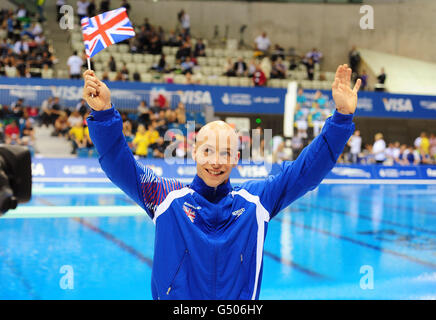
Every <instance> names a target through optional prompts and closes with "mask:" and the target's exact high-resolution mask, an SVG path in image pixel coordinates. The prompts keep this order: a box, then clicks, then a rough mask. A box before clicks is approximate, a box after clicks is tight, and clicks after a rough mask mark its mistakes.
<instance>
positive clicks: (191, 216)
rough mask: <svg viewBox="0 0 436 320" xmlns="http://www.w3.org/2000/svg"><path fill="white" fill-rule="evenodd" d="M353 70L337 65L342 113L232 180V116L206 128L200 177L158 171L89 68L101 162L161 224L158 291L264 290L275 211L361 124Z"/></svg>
mask: <svg viewBox="0 0 436 320" xmlns="http://www.w3.org/2000/svg"><path fill="white" fill-rule="evenodd" d="M350 77H351V69H350V68H348V66H347V65H341V66H339V67H338V69H337V71H336V78H335V81H334V83H333V85H332V93H333V98H334V100H335V103H336V112H335V113H334V114H333V116H331V117H330V118H328V119H327V120H326V123H325V125H324V127H323V130H322V132H321V134H320V135H319V136H318V137H317V138H315V139H314V140H313V142H312V143H311V144H310V145H309V146H308V147H306V148H305V149H304V150H303V152H302V153H301V154H300V156H299V157H298V159H297V160H295V161H293V162H284V163H283V164H282V171H281V172H280V173H279V174H277V175H275V176H270V177H268V178H267V179H265V180H263V181H259V180H257V181H249V182H246V183H244V184H242V185H240V186H238V187H233V186H232V185H231V184H230V180H229V175H230V172H231V170H232V169H233V168H234V167H235V166H236V164H237V162H238V160H239V153H238V152H237V146H236V140H237V137H236V134H235V133H234V131H233V130H232V129H231V127H230V126H229V125H227V124H226V123H224V122H222V121H215V122H211V123H209V124H207V125H206V126H204V127H203V128H202V129H201V130H200V131H199V133H198V135H197V138H196V144H195V146H194V152H193V158H194V160H195V161H196V166H197V175H196V176H195V178H194V180H193V181H192V183H190V184H189V185H183V184H182V183H180V182H178V181H177V180H174V179H167V178H162V177H159V176H157V175H155V174H154V172H153V171H152V170H150V169H148V168H147V167H145V166H143V165H142V164H140V163H139V162H137V161H136V160H135V159H134V157H133V155H132V152H131V151H130V149H129V147H128V145H127V143H126V141H125V138H124V136H123V133H122V120H121V117H120V114H119V113H118V111H117V110H116V109H115V108H114V107H113V106H112V104H111V101H110V92H109V89H108V88H107V86H106V85H105V84H104V83H103V82H101V81H100V80H99V79H97V77H96V76H95V74H94V72H93V71H86V72H85V73H84V79H85V86H84V91H83V95H84V98H85V99H86V101H87V102H88V104H89V105H90V106H91V108H92V109H93V110H92V112H91V115H90V117H89V118H88V126H89V133H90V136H91V139H92V141H93V142H94V144H95V146H96V148H97V150H98V153H99V154H100V158H99V161H100V164H101V167H102V169H103V170H104V171H105V173H106V174H107V176H108V177H109V179H111V181H112V182H113V183H114V184H116V185H117V186H118V187H120V188H121V189H122V190H123V191H124V192H125V193H126V194H127V195H128V196H129V197H130V198H132V199H133V200H134V201H135V202H136V203H137V204H139V205H140V206H141V207H142V208H143V209H144V210H145V211H146V213H147V214H148V215H149V216H150V218H151V219H153V222H154V223H155V225H156V235H155V252H154V259H153V271H152V295H153V298H154V299H258V298H259V290H260V284H261V279H262V258H263V244H264V240H265V236H266V231H267V226H268V222H269V220H270V219H271V218H273V217H274V216H275V215H276V214H277V213H278V212H280V210H282V209H283V208H285V207H286V206H288V205H289V204H290V203H291V202H293V201H294V200H296V199H297V198H299V197H301V196H302V195H304V194H305V193H306V192H307V191H309V190H313V189H314V188H316V187H317V186H318V185H319V183H320V182H321V181H322V179H323V178H324V177H325V176H326V174H327V173H328V172H329V171H330V170H331V169H332V168H333V166H334V165H335V163H336V160H337V158H338V157H339V155H340V154H341V152H342V150H343V148H344V146H345V144H346V143H347V141H348V139H349V137H350V136H351V135H352V133H353V132H354V124H353V122H352V118H353V113H354V111H355V109H356V105H357V92H358V90H359V86H360V81H359V80H358V82H356V85H355V87H354V88H353V89H351V88H350Z"/></svg>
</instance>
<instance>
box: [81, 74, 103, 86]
mask: <svg viewBox="0 0 436 320" xmlns="http://www.w3.org/2000/svg"><path fill="white" fill-rule="evenodd" d="M88 83H93V84H95V85H96V86H100V81H99V80H98V79H97V78H95V77H91V76H86V78H85V86H86V85H87V84H88Z"/></svg>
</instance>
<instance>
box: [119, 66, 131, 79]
mask: <svg viewBox="0 0 436 320" xmlns="http://www.w3.org/2000/svg"><path fill="white" fill-rule="evenodd" d="M120 72H121V75H122V78H123V81H129V70H128V69H127V64H126V63H123V66H122V67H121V70H120Z"/></svg>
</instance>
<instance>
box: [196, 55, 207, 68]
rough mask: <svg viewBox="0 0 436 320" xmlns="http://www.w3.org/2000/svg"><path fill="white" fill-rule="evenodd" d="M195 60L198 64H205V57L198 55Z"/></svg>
mask: <svg viewBox="0 0 436 320" xmlns="http://www.w3.org/2000/svg"><path fill="white" fill-rule="evenodd" d="M197 62H198V64H199V65H200V66H204V65H206V64H207V58H206V57H198V58H197Z"/></svg>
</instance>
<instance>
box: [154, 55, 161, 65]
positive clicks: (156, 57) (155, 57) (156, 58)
mask: <svg viewBox="0 0 436 320" xmlns="http://www.w3.org/2000/svg"><path fill="white" fill-rule="evenodd" d="M159 60H160V54H155V55H153V63H159Z"/></svg>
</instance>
